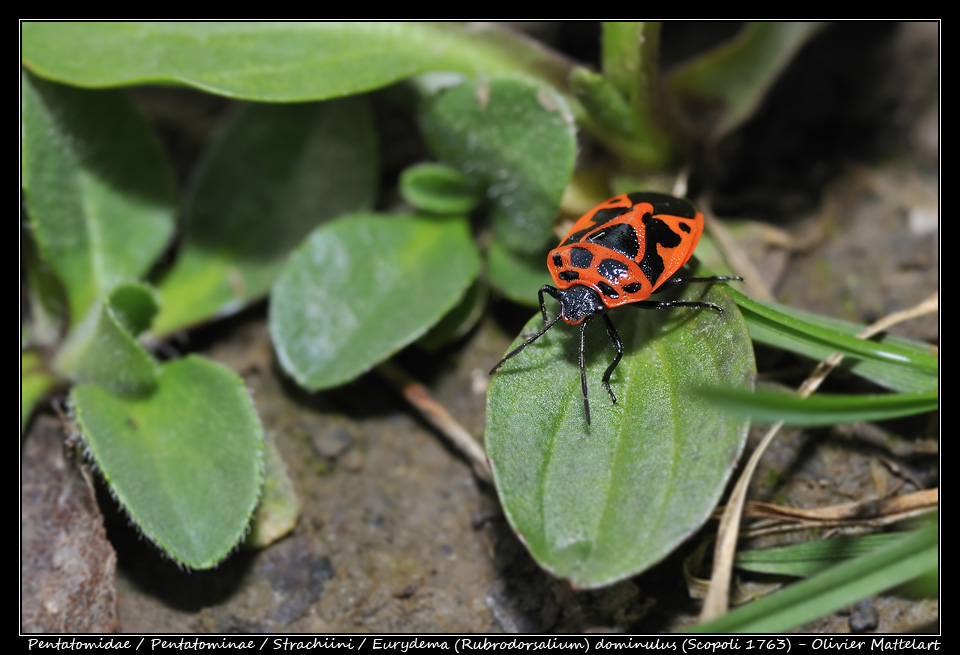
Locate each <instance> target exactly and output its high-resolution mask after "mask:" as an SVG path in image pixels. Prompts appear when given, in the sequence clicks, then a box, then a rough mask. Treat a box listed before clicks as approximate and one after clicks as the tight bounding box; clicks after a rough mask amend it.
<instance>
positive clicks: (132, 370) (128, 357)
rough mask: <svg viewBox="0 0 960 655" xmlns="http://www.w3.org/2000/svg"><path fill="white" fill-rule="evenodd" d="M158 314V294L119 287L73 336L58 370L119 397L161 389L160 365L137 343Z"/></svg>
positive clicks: (59, 358)
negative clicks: (159, 386)
mask: <svg viewBox="0 0 960 655" xmlns="http://www.w3.org/2000/svg"><path fill="white" fill-rule="evenodd" d="M156 313H157V299H156V296H155V295H154V293H153V290H152V289H151V288H150V287H148V286H146V285H144V284H139V283H132V282H131V283H126V284H120V285H117V286H116V287H115V288H114V289H113V290H112V291H111V292H110V293H109V294H108V295H107V297H106V298H104V300H103V303H102V304H101V305H100V306H98V307H94V308H93V309H91V310H90V312H89V313H88V314H87V317H86V318H85V319H84V320H83V321H82V322H81V323H80V324H79V325H77V326H76V327H75V328H74V329H73V330H72V331H71V332H70V334H69V336H68V337H67V339H66V341H65V342H64V344H63V346H62V347H61V348H60V350H59V351H58V352H57V357H56V359H55V360H54V364H55V366H56V367H57V369H58V370H59V371H61V372H63V373H64V374H65V375H67V376H68V377H70V378H72V379H74V380H77V381H80V382H96V383H97V384H99V385H101V386H103V387H105V388H107V389H110V390H111V391H113V392H114V393H118V394H142V393H146V392H148V391H149V390H151V389H153V387H154V386H155V385H156V376H157V363H156V362H155V361H154V359H153V357H152V356H151V355H150V353H148V352H147V351H146V350H145V349H144V347H143V346H141V345H140V344H139V343H138V342H137V339H136V335H138V334H140V333H141V332H142V331H143V330H145V329H146V328H147V326H149V325H150V323H151V321H152V320H153V317H154V316H155V315H156Z"/></svg>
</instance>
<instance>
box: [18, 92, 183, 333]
mask: <svg viewBox="0 0 960 655" xmlns="http://www.w3.org/2000/svg"><path fill="white" fill-rule="evenodd" d="M22 82H23V85H22V86H23V104H22V111H23V118H22V121H23V122H22V130H23V151H22V158H23V185H24V190H25V192H26V199H27V208H28V211H29V217H30V227H31V229H32V231H33V235H34V237H35V238H36V241H37V244H38V247H39V250H40V254H41V256H42V257H43V258H44V260H45V261H46V262H47V263H48V264H49V265H50V267H51V268H52V269H53V270H54V271H55V272H56V274H57V276H58V277H59V278H60V281H61V283H62V284H63V286H64V288H65V289H66V292H67V297H68V301H69V305H70V321H71V323H72V324H76V323H77V322H79V321H80V320H82V319H83V317H84V316H86V314H87V312H88V311H89V309H90V308H91V307H92V306H93V305H94V303H95V302H96V301H97V300H98V298H100V297H101V296H102V295H103V294H104V293H106V292H107V291H108V290H109V289H111V288H113V287H114V285H116V284H117V283H118V282H122V281H127V280H132V279H136V278H139V277H140V276H141V275H143V274H144V273H145V272H146V271H147V269H148V268H149V267H150V265H151V264H152V263H153V262H154V260H155V259H156V258H157V257H158V256H159V255H160V253H161V252H163V249H164V248H165V247H166V244H167V240H168V239H169V237H170V235H171V233H172V232H173V226H174V211H175V210H174V207H175V193H174V185H173V175H172V172H171V170H170V168H169V166H168V164H167V161H166V159H165V158H164V155H163V153H162V151H161V149H160V144H159V143H158V142H157V139H156V138H155V137H154V135H153V134H152V133H151V132H150V130H149V129H148V128H147V126H146V124H145V123H144V121H143V119H142V118H141V117H140V116H139V114H137V112H136V111H135V109H134V108H133V105H132V104H131V103H130V102H129V101H128V100H127V98H126V97H125V96H124V95H123V94H122V93H120V92H117V91H82V90H79V89H74V88H70V87H65V86H60V85H58V84H51V83H49V82H44V81H42V80H38V79H36V78H34V77H32V76H31V75H28V74H26V73H24V74H23V75H22Z"/></svg>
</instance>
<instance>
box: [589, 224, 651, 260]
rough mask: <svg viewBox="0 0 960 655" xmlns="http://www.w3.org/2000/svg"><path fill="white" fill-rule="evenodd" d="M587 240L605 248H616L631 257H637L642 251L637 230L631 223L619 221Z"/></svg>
mask: <svg viewBox="0 0 960 655" xmlns="http://www.w3.org/2000/svg"><path fill="white" fill-rule="evenodd" d="M587 241H589V242H590V243H595V244H597V245H598V246H603V247H604V248H610V250H616V251H617V252H619V253H622V254H624V255H626V256H627V257H629V258H630V259H636V258H637V255H638V254H639V252H640V245H639V244H638V243H637V231H636V230H635V229H633V226H632V225H630V224H629V223H617V224H616V225H611V226H610V227H605V228H603V229H602V230H599V231H598V232H594V233H593V234H591V235H590V236H589V237H587Z"/></svg>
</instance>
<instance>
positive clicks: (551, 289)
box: [537, 284, 560, 325]
mask: <svg viewBox="0 0 960 655" xmlns="http://www.w3.org/2000/svg"><path fill="white" fill-rule="evenodd" d="M544 293H549V294H550V295H551V296H552V297H553V298H554V299H556V300H560V299H559V298H557V294H558V293H559V292H558V291H557V289H556V288H555V287H551V286H550V285H549V284H544V285H543V286H542V287H540V291H539V293H537V296H538V297H539V298H540V312H541V313H542V314H543V324H544V325H546V324H547V320H548V319H547V306H546V304H544V302H543V294H544Z"/></svg>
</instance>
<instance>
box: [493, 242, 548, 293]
mask: <svg viewBox="0 0 960 655" xmlns="http://www.w3.org/2000/svg"><path fill="white" fill-rule="evenodd" d="M487 277H488V278H489V280H490V285H491V286H493V287H494V288H495V289H496V290H497V291H499V292H500V293H502V294H503V295H504V296H506V297H507V298H509V299H510V300H512V301H514V302H517V303H521V304H524V305H528V306H529V307H539V306H540V301H539V300H537V292H538V291H539V290H540V287H542V286H543V285H544V284H553V280H552V279H551V278H550V273H548V272H547V266H546V254H545V253H543V252H538V253H535V254H533V255H519V254H517V253H514V252H511V251H509V250H507V248H505V247H504V246H502V245H501V244H500V242H499V241H493V242H491V243H490V248H489V249H488V250H487Z"/></svg>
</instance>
